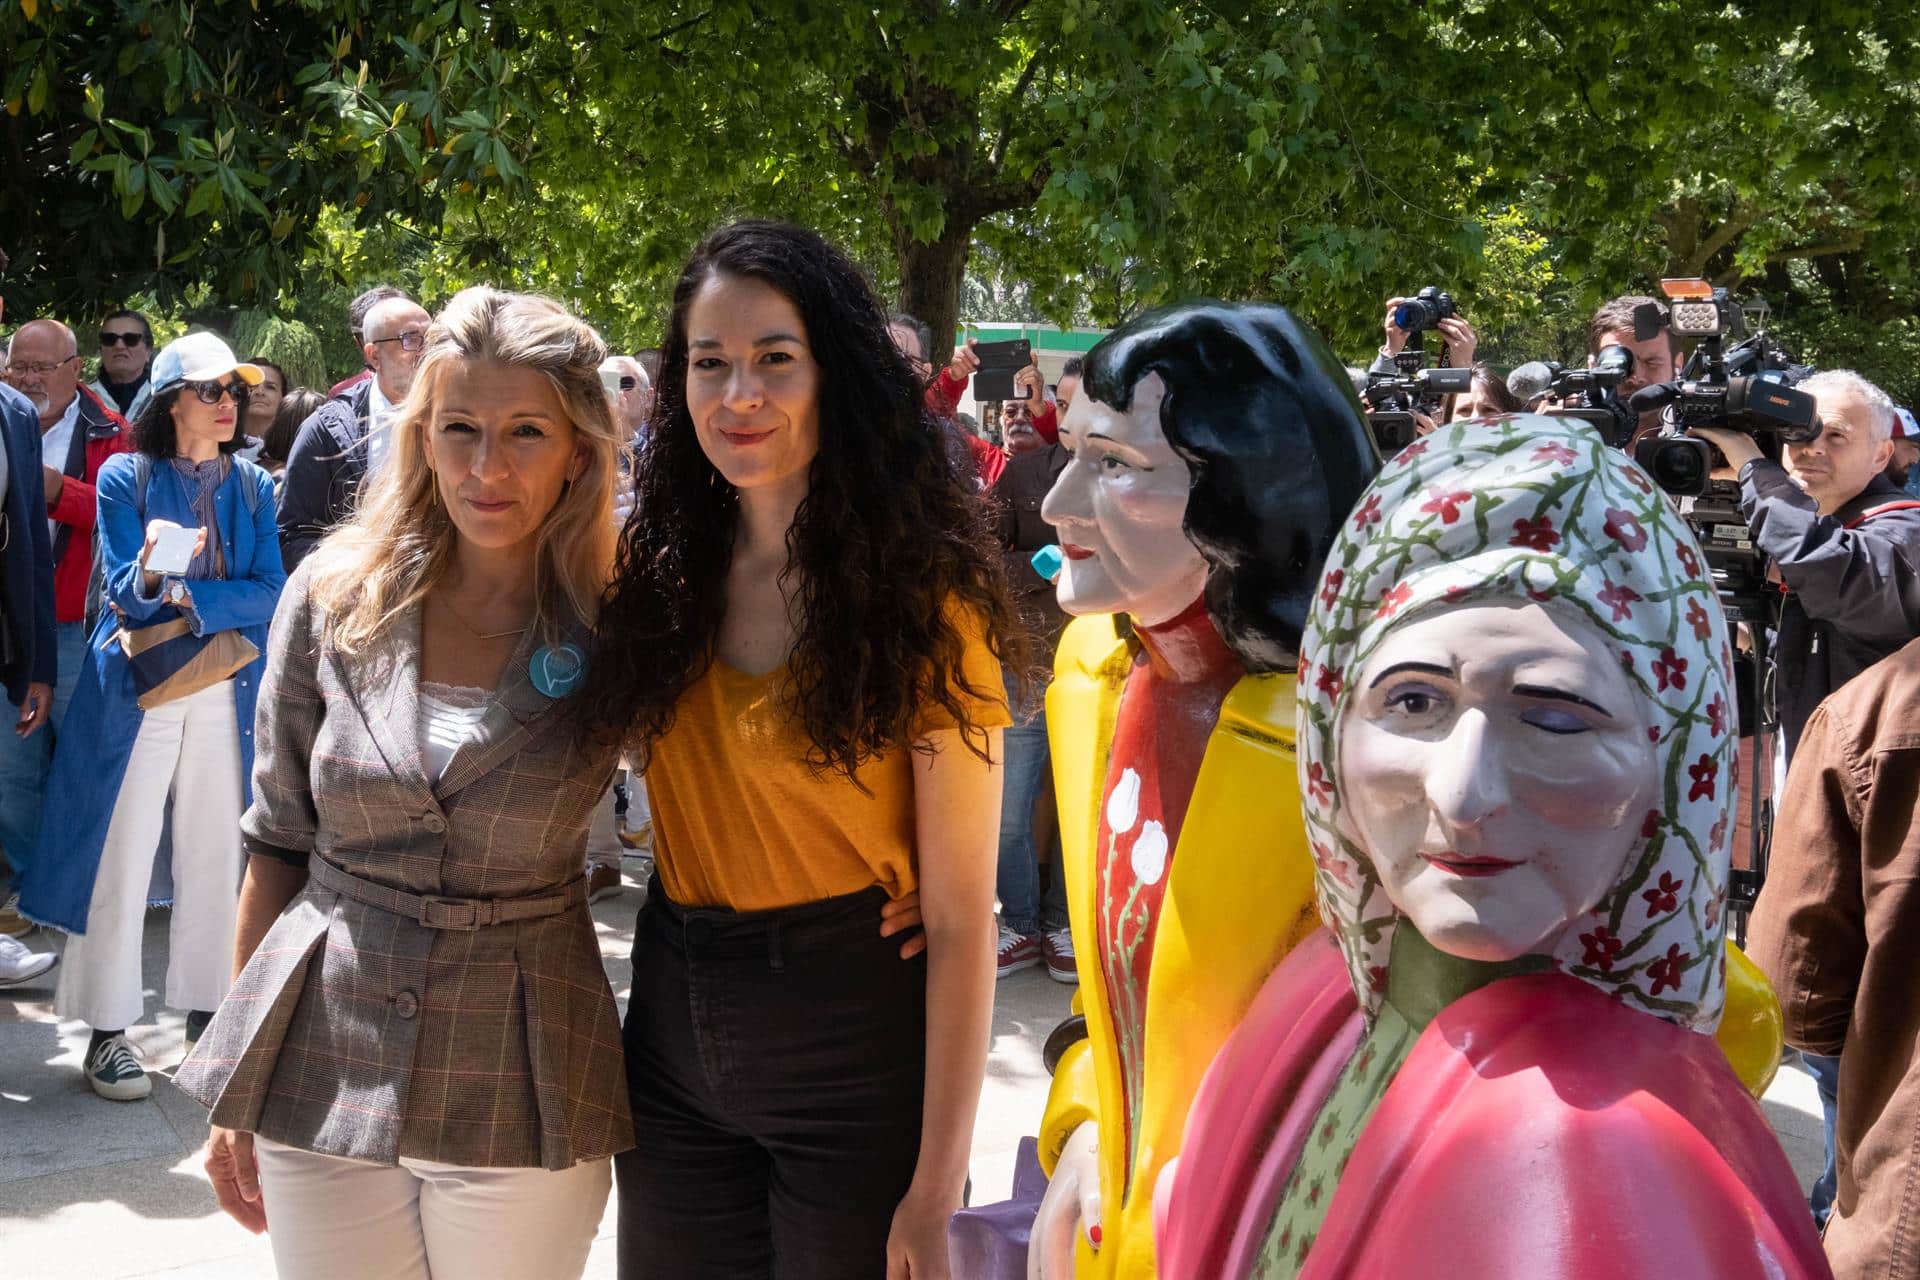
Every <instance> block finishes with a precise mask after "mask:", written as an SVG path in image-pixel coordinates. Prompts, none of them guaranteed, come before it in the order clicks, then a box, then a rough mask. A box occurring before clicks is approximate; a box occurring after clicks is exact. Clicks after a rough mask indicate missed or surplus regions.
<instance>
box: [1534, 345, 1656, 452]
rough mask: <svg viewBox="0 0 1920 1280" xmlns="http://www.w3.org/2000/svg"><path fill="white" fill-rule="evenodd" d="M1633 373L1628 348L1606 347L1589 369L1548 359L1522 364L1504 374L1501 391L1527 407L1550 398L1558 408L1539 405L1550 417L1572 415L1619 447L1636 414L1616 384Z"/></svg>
mask: <svg viewBox="0 0 1920 1280" xmlns="http://www.w3.org/2000/svg"><path fill="white" fill-rule="evenodd" d="M1632 373H1633V352H1631V351H1629V350H1627V349H1626V348H1625V347H1620V346H1613V347H1607V348H1606V349H1604V350H1603V351H1601V352H1600V354H1599V356H1597V357H1596V358H1595V359H1594V362H1593V365H1592V367H1591V368H1584V369H1582V368H1572V369H1569V368H1567V367H1566V366H1564V365H1562V364H1560V363H1559V362H1558V361H1553V360H1536V361H1533V362H1531V363H1528V364H1523V365H1521V366H1520V367H1519V368H1517V369H1515V370H1514V371H1513V372H1512V374H1510V375H1508V378H1507V390H1509V391H1511V392H1512V393H1513V394H1514V395H1515V396H1517V397H1519V399H1520V401H1521V403H1522V404H1523V405H1524V406H1525V408H1526V409H1527V410H1528V412H1534V411H1536V410H1539V406H1540V404H1541V402H1542V401H1544V400H1548V399H1553V400H1557V401H1558V402H1559V407H1557V408H1553V409H1545V410H1539V411H1541V412H1546V413H1551V414H1553V415H1555V416H1556V417H1561V418H1574V419H1577V420H1578V421H1581V422H1585V423H1587V424H1588V425H1590V426H1592V427H1594V428H1596V429H1598V430H1599V432H1600V434H1601V435H1602V436H1603V437H1605V439H1606V441H1607V443H1608V444H1611V445H1613V446H1614V447H1615V448H1624V447H1625V446H1626V443H1627V441H1629V440H1631V439H1632V438H1633V428H1634V425H1635V422H1636V419H1635V417H1634V415H1633V413H1632V411H1630V410H1629V409H1628V408H1627V406H1626V405H1624V404H1622V403H1621V401H1620V384H1621V383H1622V382H1625V381H1626V380H1627V378H1628V377H1629V376H1631V375H1632Z"/></svg>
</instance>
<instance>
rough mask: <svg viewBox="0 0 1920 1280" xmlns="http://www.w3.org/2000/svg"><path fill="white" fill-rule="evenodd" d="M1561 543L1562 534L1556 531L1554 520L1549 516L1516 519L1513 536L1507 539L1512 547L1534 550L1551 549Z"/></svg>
mask: <svg viewBox="0 0 1920 1280" xmlns="http://www.w3.org/2000/svg"><path fill="white" fill-rule="evenodd" d="M1559 543H1560V535H1559V534H1558V533H1556V532H1555V531H1554V528H1553V520H1552V519H1551V518H1550V517H1547V516H1536V517H1535V518H1533V519H1531V520H1527V519H1520V520H1515V521H1514V522H1513V536H1512V537H1511V538H1508V539H1507V545H1508V546H1510V547H1528V548H1531V549H1532V550H1534V551H1551V550H1553V549H1554V547H1556V546H1558V545H1559Z"/></svg>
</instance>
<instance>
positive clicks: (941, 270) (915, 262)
mask: <svg viewBox="0 0 1920 1280" xmlns="http://www.w3.org/2000/svg"><path fill="white" fill-rule="evenodd" d="M949 208H950V209H951V206H949ZM889 221H891V222H892V223H893V228H894V230H893V253H894V261H895V263H896V264H897V265H898V266H899V268H900V300H899V303H898V309H899V310H901V311H904V312H906V313H907V314H908V315H911V316H914V317H916V318H917V319H920V320H923V321H925V322H926V324H927V327H928V328H930V329H932V330H933V350H931V351H929V352H927V359H928V360H930V361H932V363H933V367H934V368H936V369H939V368H943V367H944V366H945V365H946V363H947V361H949V360H951V359H952V358H953V335H954V331H955V330H956V329H957V328H959V325H960V281H961V278H962V277H963V276H964V275H965V274H966V270H967V250H968V249H969V247H970V246H971V245H972V242H973V223H972V221H971V220H966V221H965V222H964V225H963V224H962V220H961V219H960V218H958V217H957V216H956V215H955V214H954V213H951V212H950V213H949V214H948V215H947V225H946V227H945V228H943V229H942V230H941V232H940V235H939V238H938V239H936V240H934V241H933V242H932V243H931V244H922V243H920V242H918V241H916V240H915V239H914V238H913V237H912V236H911V235H909V234H908V233H907V231H906V229H905V228H904V227H902V226H901V225H900V220H899V219H897V218H894V219H889Z"/></svg>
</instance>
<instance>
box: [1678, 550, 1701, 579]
mask: <svg viewBox="0 0 1920 1280" xmlns="http://www.w3.org/2000/svg"><path fill="white" fill-rule="evenodd" d="M1680 567H1681V568H1682V569H1684V570H1685V571H1686V574H1687V576H1688V577H1689V578H1697V577H1699V576H1700V557H1699V556H1696V555H1695V554H1693V548H1692V547H1690V546H1688V545H1687V544H1686V543H1684V542H1683V543H1681V544H1680Z"/></svg>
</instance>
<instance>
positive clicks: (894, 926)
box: [880, 889, 927, 960]
mask: <svg viewBox="0 0 1920 1280" xmlns="http://www.w3.org/2000/svg"><path fill="white" fill-rule="evenodd" d="M920 923H921V922H920V891H919V890H917V889H916V890H914V891H913V892H912V893H909V894H907V895H906V896H905V897H904V898H889V899H888V900H887V901H886V902H885V903H884V904H883V905H882V906H881V908H880V936H881V937H883V938H892V937H895V936H897V935H899V934H903V933H904V934H906V935H907V936H906V939H905V940H904V941H903V942H901V944H900V958H901V959H902V960H911V959H913V958H914V957H915V956H917V955H919V954H920V953H921V952H922V951H925V950H926V949H927V933H926V930H924V929H922V928H921V927H920Z"/></svg>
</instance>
